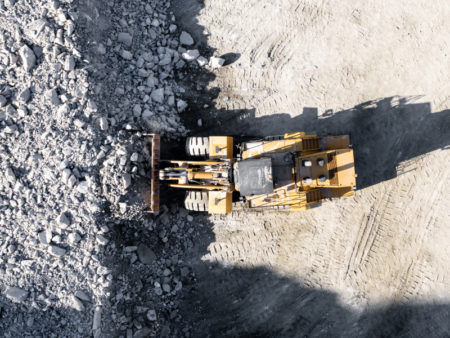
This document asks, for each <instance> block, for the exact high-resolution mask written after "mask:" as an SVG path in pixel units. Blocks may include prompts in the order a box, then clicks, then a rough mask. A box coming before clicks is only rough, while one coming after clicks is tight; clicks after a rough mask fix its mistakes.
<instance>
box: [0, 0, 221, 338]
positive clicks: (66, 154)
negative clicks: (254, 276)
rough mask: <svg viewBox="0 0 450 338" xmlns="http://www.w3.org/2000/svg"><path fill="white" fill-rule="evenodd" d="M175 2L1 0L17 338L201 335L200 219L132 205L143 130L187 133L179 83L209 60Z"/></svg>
mask: <svg viewBox="0 0 450 338" xmlns="http://www.w3.org/2000/svg"><path fill="white" fill-rule="evenodd" d="M169 5H170V4H169V1H109V2H100V1H99V2H95V1H86V2H83V1H71V0H66V1H57V0H53V1H37V0H30V1H23V0H19V1H15V0H4V1H1V2H0V46H1V47H0V293H1V294H0V316H1V320H0V332H1V333H2V335H3V336H5V337H17V336H27V335H28V336H34V337H36V336H45V337H60V336H67V337H70V336H90V335H92V336H94V337H102V336H105V337H106V336H108V337H110V336H126V337H146V336H148V335H160V336H167V335H175V336H183V335H189V327H185V326H183V325H184V324H183V323H182V322H183V319H182V318H181V317H180V315H179V314H178V310H177V306H178V305H177V304H178V303H177V299H178V298H177V297H178V295H179V293H180V290H182V288H183V284H186V283H190V282H191V281H193V280H194V276H193V274H192V272H191V271H190V270H189V268H188V267H187V266H185V264H184V263H183V260H182V255H183V252H184V251H185V250H188V249H189V248H190V247H192V246H193V244H192V243H193V241H194V238H195V231H194V230H193V226H192V223H191V222H192V220H193V219H192V216H190V215H188V213H187V211H186V210H179V209H178V207H177V206H175V205H174V206H171V207H170V208H168V207H165V206H163V212H162V213H161V215H159V216H158V217H157V218H154V217H149V216H147V215H145V214H143V213H142V205H141V204H139V203H138V201H136V200H134V199H130V192H131V191H134V192H135V191H136V187H139V182H141V181H143V180H145V178H146V177H148V176H146V175H147V170H148V168H147V164H146V163H147V162H146V158H145V156H144V155H143V152H142V142H141V140H142V138H141V136H142V133H145V132H153V133H160V134H161V135H163V136H165V137H166V138H168V139H179V138H180V137H183V136H185V135H186V130H185V129H184V127H183V126H182V125H181V123H180V118H179V113H180V112H182V111H183V110H185V109H186V107H187V104H186V102H184V101H183V100H182V99H181V97H182V95H183V89H182V88H181V87H179V86H178V85H177V80H178V79H181V78H183V71H184V69H186V64H187V63H191V67H192V63H194V62H197V64H196V65H195V67H202V66H205V65H206V64H207V60H206V59H205V58H204V57H202V56H200V53H199V52H198V50H196V49H189V47H190V46H191V47H192V46H193V45H194V43H195V42H194V40H193V39H192V37H191V36H190V35H189V34H188V33H187V32H181V31H180V30H179V29H178V28H177V26H176V23H175V22H174V20H175V19H174V17H173V15H171V14H170V12H169ZM219 63H220V62H219ZM216 64H218V63H217V60H215V61H214V66H216ZM135 202H136V203H135ZM174 323H175V324H174Z"/></svg>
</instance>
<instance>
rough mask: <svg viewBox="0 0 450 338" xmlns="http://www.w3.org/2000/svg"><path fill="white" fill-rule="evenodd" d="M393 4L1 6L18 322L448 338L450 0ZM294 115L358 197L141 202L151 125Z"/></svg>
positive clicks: (262, 129) (3, 289) (249, 127)
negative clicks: (338, 149)
mask: <svg viewBox="0 0 450 338" xmlns="http://www.w3.org/2000/svg"><path fill="white" fill-rule="evenodd" d="M380 8H382V9H383V11H379V9H380ZM380 8H372V7H371V6H370V5H366V6H363V5H361V6H354V5H352V2H351V1H344V2H343V4H342V5H341V6H339V9H338V10H337V9H336V8H335V6H334V5H333V4H332V3H330V2H328V1H322V2H321V3H320V4H316V3H312V2H310V1H305V2H302V3H301V4H297V2H296V1H286V2H283V4H279V5H276V4H272V3H271V2H267V1H227V2H214V1H199V0H189V1H174V3H172V4H171V3H170V1H166V0H159V1H156V0H153V1H131V0H130V1H128V0H126V1H108V2H106V1H100V0H98V1H96V0H80V1H75V0H74V1H72V0H64V1H57V0H52V1H37V0H3V1H0V226H1V227H0V235H1V236H0V333H1V334H2V336H5V337H17V336H21V337H22V336H23V337H26V336H31V337H61V336H67V337H86V336H93V337H147V336H158V337H159V336H161V337H164V336H173V337H181V336H186V337H189V336H193V337H197V336H208V335H209V336H242V335H259V336H292V337H297V336H330V335H334V336H372V335H381V336H389V335H394V334H395V335H399V336H405V337H406V336H425V335H428V336H432V335H434V336H448V334H449V332H450V328H449V326H448V323H450V320H449V314H450V310H449V306H448V299H449V297H450V296H449V294H448V290H447V288H446V286H447V285H448V283H449V281H450V276H449V275H448V271H449V260H448V257H449V256H448V255H449V254H450V252H449V251H448V248H447V247H448V246H447V245H446V243H447V242H446V241H447V240H448V239H449V238H450V233H449V231H448V229H447V227H446V225H447V224H448V219H449V217H450V215H449V214H448V210H450V206H449V205H448V201H447V199H446V198H445V196H448V193H449V190H448V189H449V188H448V185H446V184H444V182H446V181H448V175H449V171H448V163H450V162H449V150H448V144H449V143H450V142H449V141H450V140H449V137H448V135H449V134H448V128H449V125H450V122H449V117H448V116H449V113H448V108H449V107H450V103H449V96H448V89H449V87H448V84H447V81H446V79H448V75H449V68H448V67H447V66H446V64H447V63H446V62H447V60H448V51H449V50H448V42H447V40H446V38H445V37H446V36H448V34H447V33H448V32H449V27H450V26H449V25H448V24H447V23H446V21H445V20H446V17H447V16H448V15H447V14H448V6H446V5H445V3H444V2H442V1H437V2H435V3H434V4H433V6H429V4H428V3H427V2H425V1H421V0H415V1H413V3H412V4H411V3H409V2H408V3H406V2H405V3H403V2H401V3H396V2H394V1H383V4H382V6H381V7H380ZM172 11H173V13H172ZM374 13H375V14H376V13H378V14H376V15H375V14H374ZM423 13H424V15H425V17H426V18H425V19H424V18H422V14H423ZM324 41H325V42H324ZM423 67H425V69H424V70H423V71H419V70H421V69H422V68H423ZM399 95H400V96H399ZM407 95H408V96H407ZM418 95H423V96H421V97H418ZM297 130H307V131H312V130H315V131H318V132H323V133H341V132H344V133H347V132H350V133H351V134H352V140H353V143H354V147H355V149H356V156H357V159H356V160H357V169H358V170H359V172H358V173H359V175H360V176H359V182H358V184H359V185H360V188H361V190H360V191H359V192H357V194H356V197H355V198H354V199H350V200H343V201H338V202H335V203H327V204H326V205H325V206H323V207H322V208H317V209H313V210H311V211H308V212H306V213H304V214H302V216H301V217H300V215H298V214H295V215H285V214H251V215H246V214H242V213H240V212H236V213H233V214H232V215H229V216H227V217H207V216H202V215H198V214H190V213H189V212H187V211H186V210H185V209H183V208H182V203H180V201H179V200H178V195H174V194H168V193H167V191H164V190H163V191H162V194H163V196H162V200H163V201H164V204H163V205H162V211H161V213H160V214H159V215H158V216H151V215H148V214H147V213H145V212H143V209H144V205H143V202H142V198H141V196H142V189H145V187H146V184H148V182H147V178H148V169H149V168H148V158H146V155H145V152H144V151H143V150H142V148H143V139H142V136H143V134H145V133H159V134H161V135H162V136H163V139H164V143H163V152H165V153H164V155H166V156H169V155H170V156H178V155H179V149H177V147H178V148H179V147H180V144H182V141H183V138H184V137H185V136H186V135H187V134H188V133H190V134H193V133H196V134H205V135H206V134H211V133H213V134H214V133H215V134H223V133H225V134H230V135H231V134H232V135H237V134H248V133H251V134H255V135H256V134H257V135H269V134H279V133H283V132H284V131H297ZM164 144H165V145H166V148H164ZM380 145H382V147H381V146H380ZM181 148H183V147H182V146H181ZM374 154H375V155H374ZM324 208H326V213H324V212H323V211H324Z"/></svg>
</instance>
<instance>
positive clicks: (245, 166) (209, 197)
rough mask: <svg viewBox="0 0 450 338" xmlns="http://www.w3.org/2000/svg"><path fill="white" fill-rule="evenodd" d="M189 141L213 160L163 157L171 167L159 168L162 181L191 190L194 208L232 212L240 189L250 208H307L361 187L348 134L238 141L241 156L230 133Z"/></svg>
mask: <svg viewBox="0 0 450 338" xmlns="http://www.w3.org/2000/svg"><path fill="white" fill-rule="evenodd" d="M158 140H159V139H158ZM200 141H201V142H200ZM189 144H190V145H191V146H192V144H194V145H196V144H202V145H203V147H204V148H202V149H203V150H202V151H203V152H204V153H207V156H206V157H207V158H206V159H205V160H195V161H184V160H183V161H161V163H163V162H164V163H165V167H164V168H162V169H160V171H159V180H168V181H169V186H170V187H173V188H182V189H187V190H188V191H189V192H190V193H189V194H188V195H189V196H188V197H187V198H189V201H186V206H187V207H188V208H194V210H199V211H200V210H201V211H204V210H207V211H208V212H209V213H212V214H226V213H229V212H231V211H232V209H233V192H238V193H239V194H236V195H240V203H241V204H242V205H243V206H244V208H248V209H277V210H289V211H298V210H306V209H308V208H310V207H311V206H313V205H315V204H317V203H320V202H321V201H322V200H324V199H330V198H337V197H347V196H352V195H353V194H354V189H355V188H356V176H357V175H356V174H355V167H354V156H353V149H352V148H351V147H350V138H349V136H348V135H341V136H327V137H318V136H317V135H315V134H310V135H307V134H305V133H303V132H297V133H287V134H284V135H282V136H278V137H275V138H271V139H264V140H255V141H250V142H243V143H241V144H238V149H239V154H236V155H235V154H234V144H233V138H232V137H230V136H210V137H209V138H202V140H193V141H192V140H191V141H190V143H189ZM196 150H198V149H194V153H195V151H196ZM158 163H159V162H158ZM152 180H156V179H155V178H152ZM157 185H158V183H155V186H157Z"/></svg>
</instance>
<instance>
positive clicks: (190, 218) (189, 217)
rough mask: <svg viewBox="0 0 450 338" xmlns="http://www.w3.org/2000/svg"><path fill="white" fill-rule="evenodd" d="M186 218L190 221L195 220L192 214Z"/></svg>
mask: <svg viewBox="0 0 450 338" xmlns="http://www.w3.org/2000/svg"><path fill="white" fill-rule="evenodd" d="M186 219H187V220H188V222H192V221H193V220H194V217H192V216H191V215H187V217H186Z"/></svg>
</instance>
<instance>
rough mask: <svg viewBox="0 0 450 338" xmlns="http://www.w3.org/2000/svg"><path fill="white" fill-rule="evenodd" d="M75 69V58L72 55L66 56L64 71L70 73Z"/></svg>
mask: <svg viewBox="0 0 450 338" xmlns="http://www.w3.org/2000/svg"><path fill="white" fill-rule="evenodd" d="M74 69H75V58H74V57H73V56H72V55H67V56H66V59H65V61H64V70H65V71H66V72H71V71H72V70H74Z"/></svg>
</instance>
